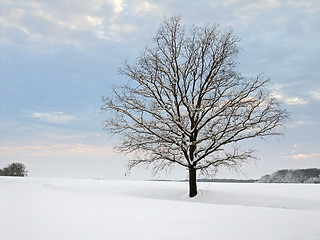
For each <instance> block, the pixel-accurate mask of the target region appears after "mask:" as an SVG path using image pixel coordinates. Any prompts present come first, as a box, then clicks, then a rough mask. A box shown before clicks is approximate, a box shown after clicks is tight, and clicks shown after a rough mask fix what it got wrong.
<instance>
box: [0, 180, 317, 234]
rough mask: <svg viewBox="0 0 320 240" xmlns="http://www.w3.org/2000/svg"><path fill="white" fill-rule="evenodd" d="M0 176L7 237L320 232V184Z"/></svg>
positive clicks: (1, 222) (2, 228)
mask: <svg viewBox="0 0 320 240" xmlns="http://www.w3.org/2000/svg"><path fill="white" fill-rule="evenodd" d="M187 187H188V186H187V183H183V182H180V183H177V182H144V181H111V180H70V179H41V178H38V179H36V178H34V179H32V178H8V177H0V239H3V240H27V239H28V240H58V239H59V240H106V239H108V240H109V239H110V240H111V239H116V240H122V239H125V240H128V239H130V240H132V239H133V240H144V239H146V240H153V239H161V240H166V239H172V240H173V239H174V240H179V239H183V240H193V239H201V240H205V239H210V240H211V239H214V240H251V239H252V240H267V239H268V240H277V239H279V240H295V239H297V240H298V239H299V240H301V239H303V240H311V239H312V240H319V239H320V184H318V185H312V184H310V185H308V184H304V185H302V184H301V185H298V184H261V183H254V184H240V183H234V184H228V183H210V184H209V183H201V184H199V189H200V191H199V194H198V196H197V197H195V198H193V199H189V198H188V196H187Z"/></svg>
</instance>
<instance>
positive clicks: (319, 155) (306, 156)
mask: <svg viewBox="0 0 320 240" xmlns="http://www.w3.org/2000/svg"><path fill="white" fill-rule="evenodd" d="M292 158H293V159H294V160H308V159H311V158H320V153H300V154H295V155H292Z"/></svg>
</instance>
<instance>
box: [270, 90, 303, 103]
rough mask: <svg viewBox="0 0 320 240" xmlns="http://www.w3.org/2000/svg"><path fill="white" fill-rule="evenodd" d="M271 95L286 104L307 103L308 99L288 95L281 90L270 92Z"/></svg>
mask: <svg viewBox="0 0 320 240" xmlns="http://www.w3.org/2000/svg"><path fill="white" fill-rule="evenodd" d="M271 96H272V97H273V98H275V99H278V100H280V101H283V102H285V103H286V104H288V105H305V104H307V103H308V101H307V100H306V99H304V98H300V97H288V96H286V95H285V94H282V93H281V92H273V93H271Z"/></svg>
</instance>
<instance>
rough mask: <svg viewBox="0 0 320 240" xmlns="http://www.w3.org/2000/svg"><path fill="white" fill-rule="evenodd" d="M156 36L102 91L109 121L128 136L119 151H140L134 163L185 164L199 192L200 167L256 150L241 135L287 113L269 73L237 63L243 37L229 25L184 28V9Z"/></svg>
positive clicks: (253, 133) (275, 125) (271, 126)
mask: <svg viewBox="0 0 320 240" xmlns="http://www.w3.org/2000/svg"><path fill="white" fill-rule="evenodd" d="M153 40H154V43H155V46H154V47H153V48H149V47H146V48H145V49H144V51H143V52H142V53H141V55H140V56H139V57H138V59H137V61H136V63H135V64H134V65H130V64H128V63H125V64H124V65H123V67H122V68H120V73H121V74H123V75H124V76H126V77H128V78H129V80H130V81H129V82H128V84H127V85H124V86H122V87H119V88H115V89H114V96H113V97H104V98H103V103H104V105H103V107H102V110H103V111H108V112H109V115H108V116H110V117H109V118H108V119H107V120H106V121H105V122H104V125H105V128H106V130H107V131H109V132H110V133H113V134H121V135H122V136H123V138H122V143H121V145H120V146H119V149H120V150H121V151H123V152H127V153H132V152H135V153H136V158H135V159H132V160H131V161H130V162H129V164H128V167H129V169H131V168H133V167H135V166H137V165H140V164H147V165H151V166H152V167H153V170H154V171H155V172H158V171H160V170H163V169H165V168H166V167H170V166H171V165H172V164H178V165H181V166H183V167H185V168H186V169H187V170H188V171H189V196H190V197H194V196H195V195H196V194H197V185H196V177H197V171H199V172H200V173H205V174H209V175H212V174H214V173H216V171H217V170H218V169H219V168H221V167H238V166H241V164H242V163H243V162H244V161H245V160H247V159H251V158H254V156H253V150H243V149H241V148H240V147H239V146H238V144H237V143H238V142H240V141H242V140H245V139H250V138H255V137H261V138H265V137H267V136H273V135H279V134H281V131H280V129H279V127H280V126H281V125H282V123H283V121H284V120H285V119H286V118H288V113H287V112H286V111H285V110H282V109H281V108H280V105H279V103H278V102H277V101H276V99H274V98H273V97H272V96H271V94H270V93H269V92H268V90H267V88H266V86H267V84H268V83H269V81H270V79H269V78H268V77H267V76H265V75H258V76H255V77H252V78H248V77H244V76H242V75H241V74H240V73H238V72H237V71H236V69H235V67H236V62H235V58H236V56H237V54H238V51H239V49H238V46H237V43H238V41H239V40H238V38H237V37H235V36H234V35H233V33H232V31H231V30H228V31H224V32H223V31H220V30H219V29H218V26H217V25H213V26H205V27H196V26H194V27H193V28H192V29H191V30H190V31H187V30H186V28H185V27H184V26H182V25H181V19H180V17H172V18H170V19H167V20H165V21H164V22H163V23H162V25H161V26H160V28H159V30H158V32H157V34H156V36H155V37H154V39H153Z"/></svg>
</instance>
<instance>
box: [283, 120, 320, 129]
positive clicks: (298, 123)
mask: <svg viewBox="0 0 320 240" xmlns="http://www.w3.org/2000/svg"><path fill="white" fill-rule="evenodd" d="M314 124H317V122H315V121H305V120H299V121H294V122H290V123H288V124H287V127H288V128H296V127H301V126H306V125H314Z"/></svg>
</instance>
